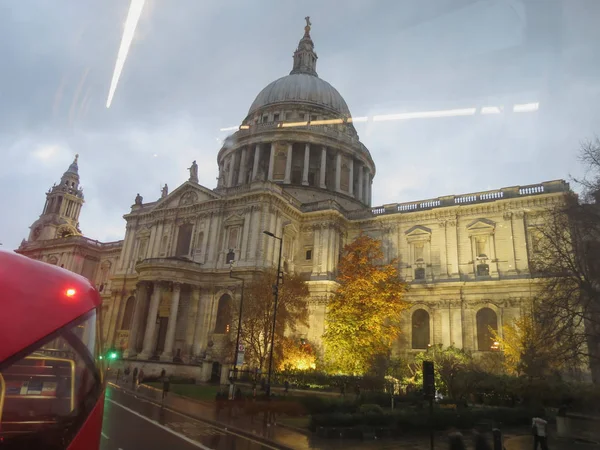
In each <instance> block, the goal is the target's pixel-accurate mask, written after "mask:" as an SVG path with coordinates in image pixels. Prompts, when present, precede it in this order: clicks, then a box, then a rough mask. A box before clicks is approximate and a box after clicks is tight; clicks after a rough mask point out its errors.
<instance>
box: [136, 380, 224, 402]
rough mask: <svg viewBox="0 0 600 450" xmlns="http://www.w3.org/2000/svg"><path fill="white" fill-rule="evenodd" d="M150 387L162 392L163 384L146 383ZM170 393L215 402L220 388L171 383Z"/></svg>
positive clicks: (155, 382)
mask: <svg viewBox="0 0 600 450" xmlns="http://www.w3.org/2000/svg"><path fill="white" fill-rule="evenodd" d="M146 384H148V386H152V387H153V388H156V389H161V390H162V383H160V382H157V381H154V382H150V383H146ZM170 391H171V392H172V393H174V394H177V395H182V396H184V397H190V398H193V399H196V400H204V401H206V400H209V401H212V400H215V397H216V395H217V392H219V387H218V386H211V385H208V384H173V383H171V387H170Z"/></svg>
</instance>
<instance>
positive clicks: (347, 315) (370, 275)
mask: <svg viewBox="0 0 600 450" xmlns="http://www.w3.org/2000/svg"><path fill="white" fill-rule="evenodd" d="M382 260H383V251H382V249H381V241H379V240H376V239H373V238H371V237H369V236H366V235H360V236H359V237H358V238H357V239H356V240H354V241H353V242H352V243H350V244H348V245H346V246H345V247H344V253H343V256H342V258H341V259H340V262H339V264H338V276H337V281H338V283H339V286H338V289H337V291H336V293H335V295H334V296H333V298H331V300H330V301H329V304H328V306H327V315H326V319H325V334H324V336H323V342H324V347H325V358H326V360H327V363H328V366H329V368H330V370H331V371H334V372H342V373H349V374H364V373H367V372H369V371H370V369H371V368H372V367H373V363H374V362H375V360H376V359H378V358H381V357H382V356H385V357H387V356H388V355H389V352H390V349H391V346H392V344H393V342H394V341H395V340H396V339H397V337H398V335H399V334H400V313H401V311H402V310H403V309H405V308H406V307H407V303H406V301H405V300H404V293H405V292H406V290H407V285H406V283H404V282H403V281H401V280H400V278H399V277H398V270H397V267H396V264H395V261H392V262H391V263H390V264H382V263H381V261H382Z"/></svg>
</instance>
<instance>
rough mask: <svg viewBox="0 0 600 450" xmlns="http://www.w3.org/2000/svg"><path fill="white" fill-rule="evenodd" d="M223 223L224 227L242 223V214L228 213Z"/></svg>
mask: <svg viewBox="0 0 600 450" xmlns="http://www.w3.org/2000/svg"><path fill="white" fill-rule="evenodd" d="M223 223H224V224H225V226H226V227H231V226H235V225H243V224H244V218H243V217H242V216H240V215H239V214H235V213H234V214H232V215H230V216H229V217H228V218H227V219H225V221H224V222H223Z"/></svg>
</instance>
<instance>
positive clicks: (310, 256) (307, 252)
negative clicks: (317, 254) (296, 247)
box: [306, 248, 312, 261]
mask: <svg viewBox="0 0 600 450" xmlns="http://www.w3.org/2000/svg"><path fill="white" fill-rule="evenodd" d="M311 259H312V249H310V248H309V249H308V250H306V260H307V261H310V260H311Z"/></svg>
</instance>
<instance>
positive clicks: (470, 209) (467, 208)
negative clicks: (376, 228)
mask: <svg viewBox="0 0 600 450" xmlns="http://www.w3.org/2000/svg"><path fill="white" fill-rule="evenodd" d="M563 200H564V193H550V194H538V195H536V196H531V197H521V198H511V199H506V200H496V201H493V202H489V203H475V204H470V205H469V204H463V205H453V206H447V207H444V206H442V207H438V208H435V209H428V210H424V211H411V212H397V213H396V214H382V215H376V216H371V217H368V218H364V219H354V220H352V219H351V220H352V222H353V223H355V224H357V225H359V226H364V225H367V226H368V225H369V224H375V223H382V222H383V223H385V222H395V223H401V222H404V223H407V224H408V223H426V222H433V221H456V220H457V219H458V220H466V219H473V218H477V217H481V216H486V215H493V214H502V215H505V214H507V213H513V214H515V215H516V217H519V216H520V215H522V214H523V209H532V208H536V209H539V210H540V211H542V210H547V209H548V208H549V207H552V206H557V205H560V204H561V203H562V202H563Z"/></svg>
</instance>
